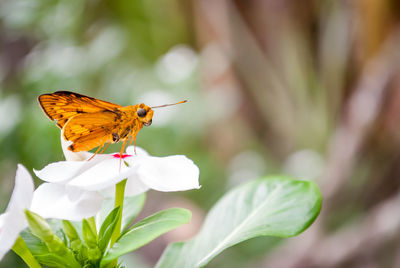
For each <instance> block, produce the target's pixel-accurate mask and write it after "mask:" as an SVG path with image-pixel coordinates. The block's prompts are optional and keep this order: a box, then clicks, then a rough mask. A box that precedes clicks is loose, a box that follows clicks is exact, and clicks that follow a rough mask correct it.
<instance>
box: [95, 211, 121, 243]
mask: <svg viewBox="0 0 400 268" xmlns="http://www.w3.org/2000/svg"><path fill="white" fill-rule="evenodd" d="M119 214H120V207H116V208H114V209H113V210H112V211H111V212H110V214H108V216H107V218H106V219H105V220H104V222H103V224H102V225H101V228H100V230H99V248H100V250H102V251H104V250H105V249H106V248H107V246H108V243H109V242H110V239H111V235H112V233H113V232H114V229H115V226H116V225H117V222H118V218H119V217H120V215H119Z"/></svg>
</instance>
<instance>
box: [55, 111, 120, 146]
mask: <svg viewBox="0 0 400 268" xmlns="http://www.w3.org/2000/svg"><path fill="white" fill-rule="evenodd" d="M120 118H121V115H120V114H118V113H117V112H111V111H103V112H96V113H85V114H79V115H75V116H74V117H72V118H71V119H70V120H68V121H67V123H66V124H65V126H64V127H63V129H62V135H63V137H64V139H65V140H67V141H72V144H71V145H70V146H69V149H70V150H71V151H73V152H80V151H89V150H91V149H93V148H95V147H97V146H101V145H103V144H105V143H106V142H113V133H115V132H117V133H118V129H119V125H120V123H121V122H120V121H121V120H120Z"/></svg>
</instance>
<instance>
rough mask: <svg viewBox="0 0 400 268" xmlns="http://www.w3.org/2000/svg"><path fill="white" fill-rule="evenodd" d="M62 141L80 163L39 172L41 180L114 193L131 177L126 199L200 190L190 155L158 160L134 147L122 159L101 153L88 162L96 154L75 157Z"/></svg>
mask: <svg viewBox="0 0 400 268" xmlns="http://www.w3.org/2000/svg"><path fill="white" fill-rule="evenodd" d="M62 142H63V150H64V153H65V156H66V158H67V160H68V158H69V159H71V158H73V159H74V160H78V159H80V161H60V162H55V163H51V164H49V165H47V166H46V167H44V168H43V169H42V170H39V171H36V170H35V173H36V175H37V176H38V177H39V178H40V179H42V180H44V181H47V182H50V183H57V184H60V185H65V186H69V187H76V188H78V189H81V190H84V191H92V192H93V191H102V192H103V193H110V192H111V191H113V189H114V185H115V184H116V183H118V182H120V181H122V180H123V179H125V178H127V179H128V180H127V184H126V188H125V195H126V196H132V195H137V194H140V193H142V192H145V191H147V190H148V189H154V190H157V191H163V192H170V191H185V190H190V189H198V188H200V186H199V169H198V167H197V166H196V165H195V164H194V163H193V161H192V160H190V159H188V158H187V157H186V156H183V155H174V156H167V157H154V156H149V155H148V153H147V152H146V151H144V150H143V149H141V148H138V147H137V148H136V153H137V154H135V152H134V148H133V147H132V146H130V147H128V148H127V150H126V151H127V154H124V155H123V156H122V159H121V158H120V155H119V153H116V154H101V155H100V154H99V155H96V156H95V157H94V158H93V159H91V160H90V161H87V159H89V158H90V157H91V156H92V155H93V154H91V153H87V152H85V153H78V154H79V155H78V154H74V153H72V152H70V151H68V150H67V149H66V146H67V145H68V144H67V143H66V142H65V141H63V139H62ZM121 161H122V162H121Z"/></svg>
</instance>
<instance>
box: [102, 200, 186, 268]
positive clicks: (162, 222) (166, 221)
mask: <svg viewBox="0 0 400 268" xmlns="http://www.w3.org/2000/svg"><path fill="white" fill-rule="evenodd" d="M190 217H191V213H190V211H188V210H186V209H183V208H170V209H166V210H163V211H160V212H157V213H156V214H153V215H151V216H150V217H148V218H146V219H144V220H142V221H140V222H138V223H137V224H135V225H134V226H132V228H130V229H129V230H128V231H127V232H126V233H125V234H122V235H121V236H120V237H119V238H118V240H117V242H116V243H115V244H114V245H113V247H112V248H110V249H109V250H108V252H107V253H106V255H105V256H104V258H103V259H102V260H101V265H100V266H101V267H104V266H105V265H107V264H108V263H110V262H111V261H112V260H114V259H115V258H118V257H119V256H121V255H124V254H126V253H128V252H131V251H133V250H135V249H137V248H139V247H141V246H143V245H145V244H147V243H149V242H150V241H152V240H153V239H155V238H156V237H158V236H160V235H162V234H164V233H166V232H168V231H170V230H172V229H175V228H176V227H178V226H180V225H182V224H185V223H188V222H189V221H190Z"/></svg>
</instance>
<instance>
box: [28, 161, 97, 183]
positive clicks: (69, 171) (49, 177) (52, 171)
mask: <svg viewBox="0 0 400 268" xmlns="http://www.w3.org/2000/svg"><path fill="white" fill-rule="evenodd" d="M88 163H89V162H86V161H60V162H55V163H51V164H48V165H47V166H45V167H44V168H43V169H41V170H35V169H34V170H33V171H34V172H35V174H36V176H38V177H39V178H40V179H41V180H44V181H47V182H54V183H63V182H66V181H68V180H70V179H71V178H73V177H74V176H76V175H78V174H79V173H80V172H82V171H83V170H85V167H86V166H87V165H88Z"/></svg>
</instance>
